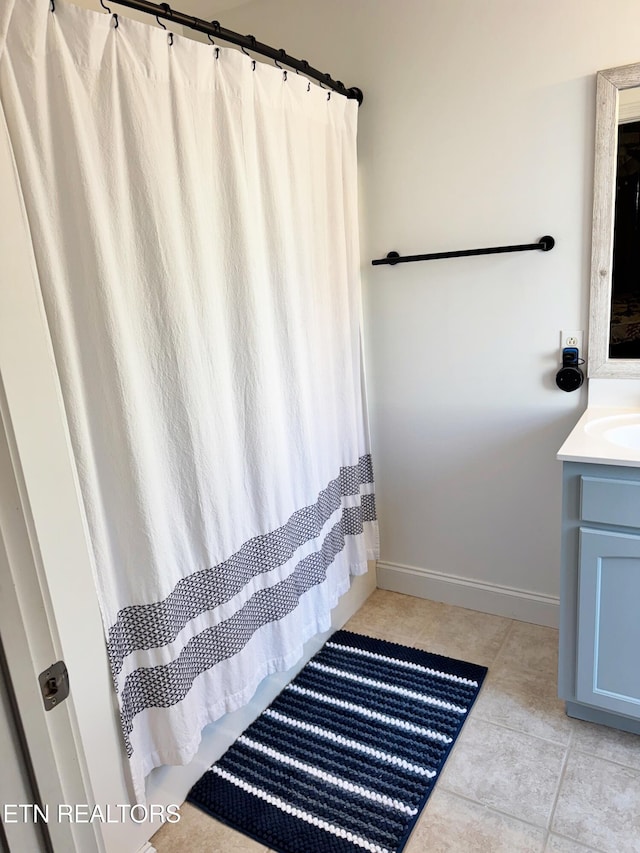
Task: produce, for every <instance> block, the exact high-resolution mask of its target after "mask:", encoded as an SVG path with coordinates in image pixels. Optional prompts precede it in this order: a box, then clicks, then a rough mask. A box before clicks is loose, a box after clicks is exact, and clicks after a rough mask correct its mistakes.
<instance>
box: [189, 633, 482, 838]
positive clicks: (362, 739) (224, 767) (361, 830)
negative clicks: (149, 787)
mask: <svg viewBox="0 0 640 853" xmlns="http://www.w3.org/2000/svg"><path fill="white" fill-rule="evenodd" d="M486 673H487V670H486V668H485V667H482V666H476V665H475V664H471V663H464V662H462V661H457V660H451V659H450V658H446V657H441V656H440V655H432V654H429V653H427V652H423V651H421V650H419V649H412V648H408V647H407V646H401V645H398V644H396V643H388V642H386V641H384V640H375V639H372V638H371V637H363V636H361V635H359V634H352V633H350V632H348V631H337V632H336V633H335V634H333V635H332V636H331V638H330V639H329V640H328V642H327V643H325V645H324V646H323V647H322V649H321V650H320V651H319V652H318V654H316V655H315V657H313V658H312V659H311V660H310V661H309V663H307V665H306V666H305V667H304V668H303V669H302V670H301V672H300V673H299V674H298V676H297V677H296V678H295V679H294V680H293V681H292V682H291V683H290V684H289V685H288V686H287V687H285V689H284V690H283V691H282V693H280V695H279V696H278V697H277V698H276V699H275V701H274V702H273V703H272V704H271V705H270V706H269V707H268V708H267V709H266V710H265V711H264V712H263V713H262V714H261V715H260V717H258V719H257V720H256V721H255V722H254V723H252V724H251V726H249V728H248V729H247V730H246V731H245V732H244V734H243V735H241V737H239V738H238V740H237V741H236V742H235V743H234V744H233V745H232V746H231V748H230V749H229V750H228V751H227V752H226V753H225V754H224V755H223V756H222V758H221V759H220V760H219V761H217V762H216V763H215V764H214V765H213V766H212V767H211V768H210V769H209V770H207V772H206V773H205V774H204V776H202V778H201V779H200V780H199V781H198V782H197V783H196V784H195V785H194V786H193V788H192V789H191V791H190V793H189V796H188V798H187V799H188V801H189V802H191V803H193V804H194V805H196V806H198V807H199V808H201V809H203V810H204V811H206V812H208V813H209V814H210V815H212V816H213V817H215V818H217V819H218V820H220V821H222V822H223V823H226V824H228V825H229V826H232V827H233V828H234V829H237V830H239V831H240V832H243V833H245V834H246V835H249V836H251V837H252V838H254V839H255V840H256V841H259V842H260V843H261V844H264V845H265V846H267V847H269V848H270V849H271V850H275V851H277V853H355V851H359V850H360V851H362V850H366V851H370V853H399V851H400V850H402V849H403V847H404V846H405V844H406V843H407V840H408V838H409V834H410V832H411V830H412V829H413V826H414V824H415V822H416V820H417V819H418V815H419V814H420V811H421V809H422V808H423V807H424V805H425V803H426V801H427V799H428V797H429V794H430V793H431V791H432V790H433V787H434V785H435V782H436V779H437V778H438V774H439V773H440V771H441V770H442V767H443V764H444V762H445V759H446V758H447V756H448V754H449V752H450V751H451V747H452V746H453V743H454V741H455V739H456V737H457V736H458V734H459V733H460V729H461V728H462V725H463V723H464V721H465V719H466V716H467V713H468V711H469V709H470V708H471V706H472V705H473V703H474V701H475V699H476V696H477V695H478V691H479V690H480V686H481V684H482V681H483V679H484V677H485V675H486Z"/></svg>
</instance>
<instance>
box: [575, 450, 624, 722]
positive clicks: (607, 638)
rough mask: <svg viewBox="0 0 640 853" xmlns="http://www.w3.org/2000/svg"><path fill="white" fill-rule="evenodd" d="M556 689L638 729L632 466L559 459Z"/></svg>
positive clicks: (600, 717) (588, 713) (587, 716)
mask: <svg viewBox="0 0 640 853" xmlns="http://www.w3.org/2000/svg"><path fill="white" fill-rule="evenodd" d="M559 695H560V697H561V698H562V699H564V700H565V701H566V703H567V713H568V714H569V715H570V716H572V717H578V718H580V719H584V720H591V721H592V722H596V723H603V724H605V725H610V726H614V727H616V728H619V729H625V730H626V731H632V732H636V733H639V734H640V468H633V467H622V466H616V465H596V464H589V463H581V462H565V463H563V508H562V584H561V592H560V663H559Z"/></svg>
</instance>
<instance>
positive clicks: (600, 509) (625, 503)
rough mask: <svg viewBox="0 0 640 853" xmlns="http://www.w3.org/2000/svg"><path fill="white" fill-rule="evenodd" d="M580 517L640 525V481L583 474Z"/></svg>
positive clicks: (612, 522) (632, 525) (587, 519)
mask: <svg viewBox="0 0 640 853" xmlns="http://www.w3.org/2000/svg"><path fill="white" fill-rule="evenodd" d="M580 480H581V484H580V485H581V489H580V518H581V519H582V520H583V521H595V522H600V523H601V524H616V525H619V526H621V527H639V528H640V482H635V481H633V480H610V479H606V478H604V477H581V478H580Z"/></svg>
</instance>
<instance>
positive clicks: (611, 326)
mask: <svg viewBox="0 0 640 853" xmlns="http://www.w3.org/2000/svg"><path fill="white" fill-rule="evenodd" d="M588 375H589V377H590V378H610V379H620V378H629V379H640V63H636V64H634V65H624V66H621V67H619V68H609V69H607V70H605V71H600V72H598V75H597V80H596V139H595V168H594V193H593V236H592V247H591V295H590V309H589V366H588Z"/></svg>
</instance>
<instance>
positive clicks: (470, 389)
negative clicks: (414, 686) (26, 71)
mask: <svg viewBox="0 0 640 853" xmlns="http://www.w3.org/2000/svg"><path fill="white" fill-rule="evenodd" d="M211 6H212V7H213V8H214V10H215V4H211ZM220 18H221V22H222V23H223V25H225V26H227V27H230V28H233V29H238V30H240V31H241V32H251V33H253V34H255V35H256V37H257V38H258V39H260V40H262V41H266V42H269V43H271V44H274V45H275V46H278V47H279V46H283V47H285V48H286V49H287V51H288V52H289V53H291V54H293V55H294V56H297V57H299V58H306V59H308V60H309V62H311V64H313V65H316V66H317V67H319V68H320V69H322V70H327V71H329V72H330V73H331V74H332V76H334V77H337V78H339V79H341V80H343V81H344V82H345V83H346V84H347V85H349V86H351V85H358V86H360V87H361V88H362V89H363V90H364V93H365V100H364V105H363V107H362V109H361V113H360V131H359V151H360V165H361V183H362V207H361V218H362V258H363V275H364V282H365V289H366V300H367V305H366V307H367V313H366V335H367V349H368V378H369V389H370V403H371V417H372V429H373V441H374V447H373V449H374V465H375V467H376V475H377V483H378V505H379V516H380V523H381V539H382V563H381V570H380V573H379V574H380V577H381V579H382V583H383V584H385V583H386V584H394V583H398V582H402V583H405V584H407V583H408V584H409V585H408V586H406V588H407V589H412V590H413V591H414V592H418V593H420V592H422V593H424V594H432V595H435V596H438V595H440V596H441V597H443V598H447V597H449V599H450V600H460V601H461V602H462V603H466V604H467V606H474V605H476V606H478V607H486V608H487V609H494V610H496V611H497V612H507V613H513V614H514V615H520V616H521V617H522V618H531V619H539V620H540V621H553V618H554V613H553V611H555V607H554V606H553V605H554V603H555V601H556V598H555V597H556V596H557V595H558V575H559V542H560V534H559V529H560V463H559V462H557V461H555V453H556V451H557V450H558V448H559V446H560V444H561V443H562V441H563V440H564V438H565V437H566V435H567V434H568V432H569V431H570V429H571V427H572V426H573V424H574V423H575V421H576V420H577V419H578V416H579V414H580V413H581V411H582V409H583V408H584V406H585V404H586V393H585V391H584V390H583V391H581V392H577V393H573V394H566V393H564V392H562V391H560V390H558V389H557V388H556V386H555V384H554V376H555V372H556V370H557V369H558V366H559V362H558V359H559V341H560V334H559V333H560V330H561V329H584V330H586V328H587V325H586V324H587V316H588V288H589V258H590V242H591V240H590V218H591V203H592V168H593V130H594V112H595V72H596V71H597V70H599V69H602V68H607V67H611V66H614V65H622V64H626V63H631V62H636V61H638V60H640V5H639V4H638V3H636V2H633V0H609V2H607V3H603V2H601V0H542V2H541V0H535V2H534V0H518V2H513V0H393V2H391V0H388V2H387V0H254V2H250V3H247V4H245V5H243V6H241V7H239V8H237V9H234V10H230V11H228V12H225V13H224V14H223V13H221V14H220ZM544 234H551V235H553V236H554V237H555V239H556V241H557V242H556V247H555V249H554V250H553V251H551V252H549V253H542V252H539V253H538V252H536V253H526V254H511V255H502V256H494V257H475V258H464V259H453V260H440V261H430V262H424V263H420V264H418V263H416V264H411V265H405V266H402V267H396V268H395V269H394V268H385V267H374V268H372V267H371V266H370V260H371V259H372V258H374V257H383V256H384V255H386V253H387V252H388V251H389V250H391V249H395V250H398V251H400V252H401V253H406V254H412V253H423V252H430V251H445V250H449V249H463V248H472V247H478V246H491V245H502V244H509V243H527V242H535V241H536V240H537V239H538V238H539V237H541V236H543V235H544ZM398 566H401V567H414V568H415V569H417V570H418V572H417V574H416V573H415V572H413V573H409V574H406V573H403V572H398V571H397V567H398ZM421 570H426V572H427V573H429V574H428V575H427V576H425V574H424V571H421ZM432 573H435V574H432ZM440 573H444V574H445V575H453V576H461V577H463V578H468V579H472V581H473V582H474V583H473V584H472V585H471V586H469V585H468V584H467V585H465V584H463V585H459V584H458V585H453V584H450V583H446V584H441V583H438V582H437V578H438V577H439V576H440ZM494 585H495V587H494ZM496 587H497V588H496ZM504 587H507V588H515V589H516V590H526V591H531V592H532V593H534V595H532V596H525V597H524V598H523V597H521V596H518V595H515V596H514V595H513V594H512V595H510V596H506V597H505V596H504V595H501V594H500V593H502V592H505V590H504V589H503V588H504ZM506 591H508V590H506Z"/></svg>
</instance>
